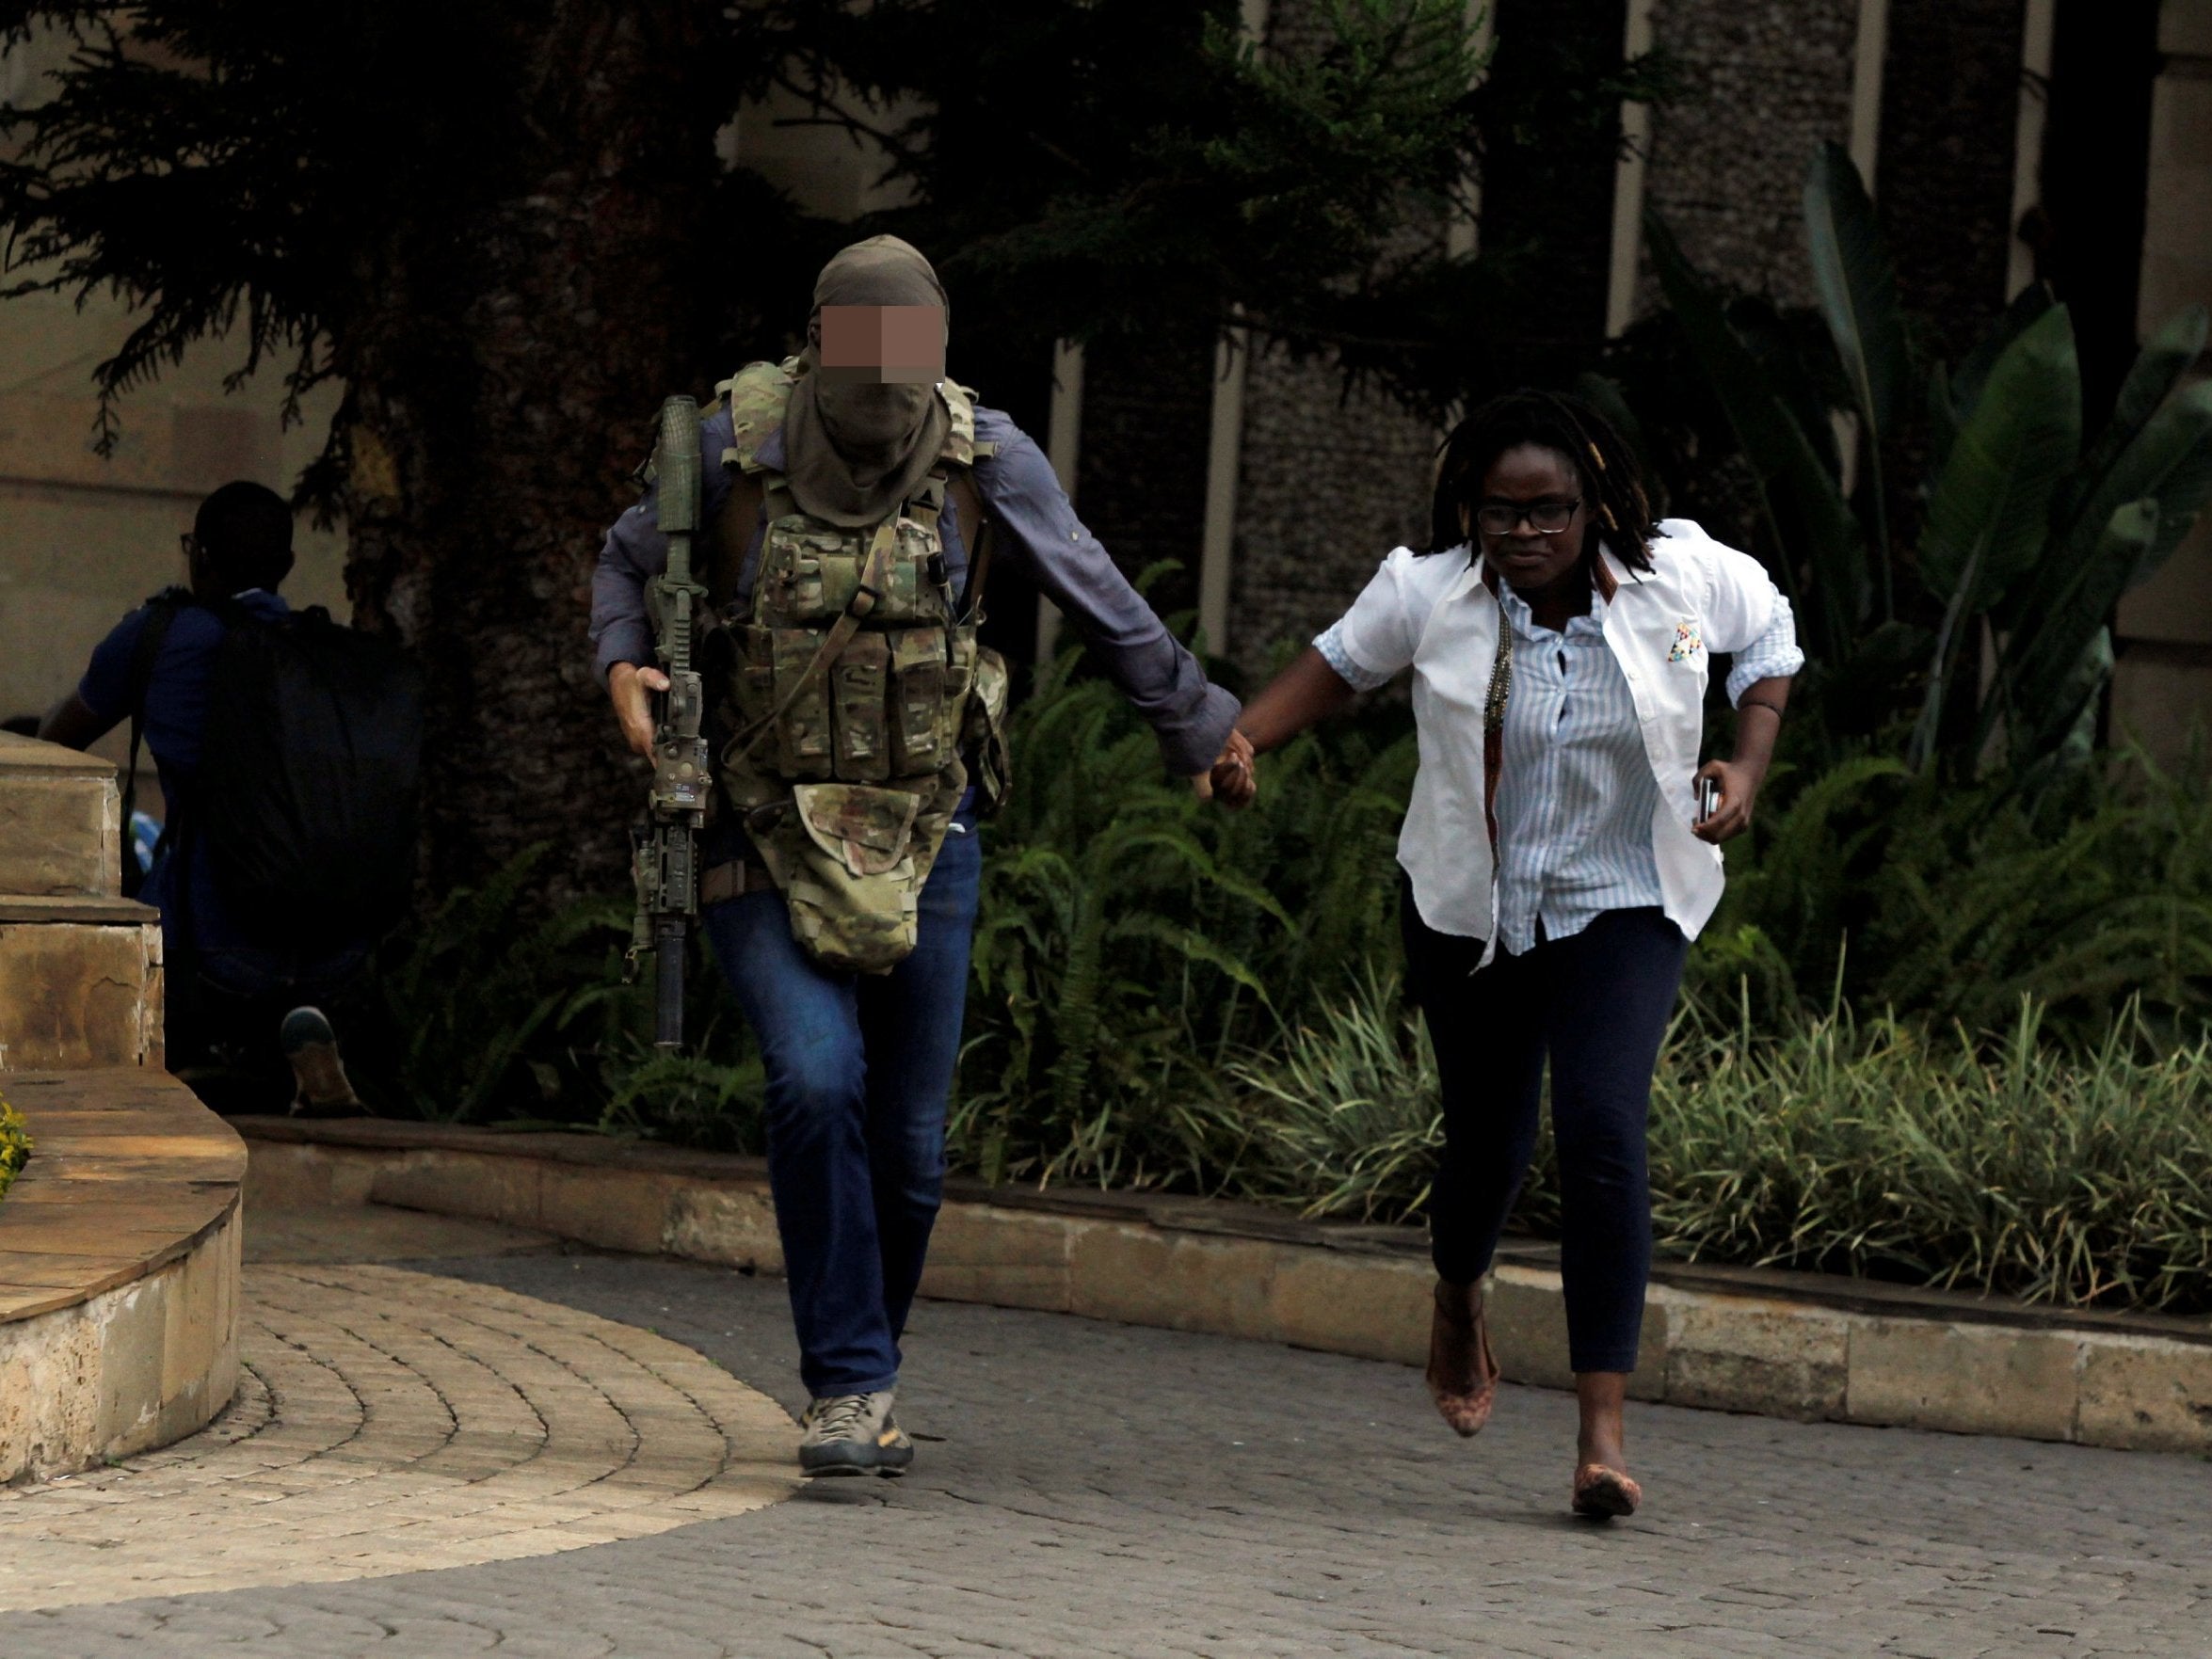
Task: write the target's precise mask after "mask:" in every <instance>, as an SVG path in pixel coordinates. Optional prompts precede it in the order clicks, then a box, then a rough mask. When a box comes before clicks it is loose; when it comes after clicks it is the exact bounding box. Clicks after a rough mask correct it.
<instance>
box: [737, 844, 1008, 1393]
mask: <svg viewBox="0 0 2212 1659" xmlns="http://www.w3.org/2000/svg"><path fill="white" fill-rule="evenodd" d="M982 875H983V848H982V846H981V844H980V843H979V842H978V840H977V837H976V834H975V819H974V816H973V814H972V813H970V812H968V811H965V810H964V811H962V812H961V813H960V814H959V816H958V817H956V818H955V819H954V823H953V829H952V831H951V833H950V834H948V835H947V836H946V837H945V844H944V850H943V851H942V852H941V853H938V861H937V866H936V868H935V869H932V870H931V871H930V874H929V881H928V882H927V884H926V885H924V886H923V887H922V903H921V928H920V937H919V940H918V942H917V943H916V945H915V947H914V950H913V953H912V954H911V955H909V956H908V957H907V958H906V961H904V962H902V963H900V964H899V965H898V966H896V967H894V968H892V969H891V971H890V973H888V974H858V975H857V974H845V973H833V972H831V971H830V970H829V969H827V968H825V967H822V966H821V965H818V964H816V963H815V962H814V961H813V960H812V959H811V958H810V957H809V956H808V955H807V953H806V952H805V951H804V950H802V949H800V948H799V945H798V942H797V941H796V940H795V939H793V937H792V932H791V918H790V916H789V914H788V913H787V912H786V910H785V909H784V903H783V897H782V895H781V894H779V893H747V894H746V895H745V896H744V897H743V898H740V899H732V900H729V901H727V902H725V903H721V904H717V905H714V906H713V908H711V909H710V910H708V911H707V912H706V916H705V923H706V929H707V937H708V939H709V941H710V942H711V943H712V944H713V948H714V954H715V957H716V959H717V960H718V961H719V962H720V963H721V965H722V972H723V974H724V975H725V977H727V978H728V979H729V983H730V984H731V986H732V987H734V988H735V990H736V993H737V1001H738V1006H739V1008H740V1009H742V1010H743V1011H744V1013H745V1019H746V1021H747V1022H748V1023H749V1024H750V1025H751V1026H752V1028H753V1034H754V1035H755V1036H756V1037H757V1038H758V1039H759V1040H760V1045H761V1059H762V1061H763V1062H764V1063H765V1066H766V1071H767V1094H768V1102H767V1105H768V1109H767V1118H768V1184H769V1187H770V1188H771V1189H772V1190H773V1191H774V1192H775V1195H776V1229H777V1233H778V1234H779V1235H781V1236H782V1239H783V1260H784V1268H785V1271H786V1272H787V1273H788V1274H789V1276H790V1284H791V1310H792V1317H793V1322H794V1323H795V1324H796V1325H797V1327H798V1337H799V1375H800V1377H801V1378H802V1379H803V1380H804V1381H805V1382H806V1385H807V1390H808V1392H809V1394H811V1395H813V1396H815V1397H816V1398H818V1399H819V1398H821V1397H822V1396H825V1395H839V1394H873V1393H874V1392H875V1391H876V1390H878V1389H884V1388H890V1387H892V1386H893V1385H894V1384H896V1383H897V1381H898V1380H899V1334H900V1332H902V1331H904V1330H905V1329H906V1313H907V1310H908V1309H909V1308H911V1307H912V1306H913V1303H914V1291H915V1287H916V1286H917V1285H919V1284H921V1282H922V1257H923V1255H924V1254H925V1253H927V1252H928V1249H929V1235H930V1229H931V1228H932V1227H933V1226H935V1225H936V1222H937V1213H938V1204H939V1202H940V1201H941V1199H942V1198H943V1195H944V1186H945V1106H946V1102H947V1100H948V1098H949V1097H950V1095H951V1093H952V1089H953V1068H954V1064H955V1063H956V1062H957V1061H958V1060H959V1057H960V1021H961V1016H962V1014H963V1013H965V1011H966V1007H967V999H968V950H969V946H970V942H971V940H972V939H973V937H974V933H975V905H976V894H977V890H978V888H979V886H980V885H981V879H982Z"/></svg>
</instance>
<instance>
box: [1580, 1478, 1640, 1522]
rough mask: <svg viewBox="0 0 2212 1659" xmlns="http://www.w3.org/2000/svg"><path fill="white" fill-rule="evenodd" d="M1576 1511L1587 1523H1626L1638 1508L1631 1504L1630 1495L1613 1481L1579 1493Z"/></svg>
mask: <svg viewBox="0 0 2212 1659" xmlns="http://www.w3.org/2000/svg"><path fill="white" fill-rule="evenodd" d="M1574 1509H1575V1513H1576V1514H1578V1515H1579V1516H1581V1517H1582V1518H1583V1519H1584V1520H1585V1521H1624V1520H1626V1519H1627V1517H1629V1516H1630V1515H1633V1514H1635V1513H1636V1506H1635V1505H1634V1504H1633V1503H1631V1502H1629V1500H1628V1494H1627V1492H1623V1491H1622V1490H1621V1489H1620V1488H1619V1487H1617V1486H1615V1485H1613V1484H1612V1483H1611V1481H1606V1482H1603V1483H1601V1484H1599V1485H1597V1486H1594V1487H1592V1488H1591V1489H1590V1490H1589V1491H1587V1492H1579V1493H1577V1494H1576V1496H1575V1500H1574Z"/></svg>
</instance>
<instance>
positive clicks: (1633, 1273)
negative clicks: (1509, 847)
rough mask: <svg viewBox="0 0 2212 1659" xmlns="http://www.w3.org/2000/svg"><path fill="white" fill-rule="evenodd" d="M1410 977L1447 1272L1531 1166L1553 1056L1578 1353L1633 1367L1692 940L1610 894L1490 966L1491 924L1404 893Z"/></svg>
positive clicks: (1566, 1286)
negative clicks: (1427, 915) (1448, 925)
mask: <svg viewBox="0 0 2212 1659" xmlns="http://www.w3.org/2000/svg"><path fill="white" fill-rule="evenodd" d="M1401 915H1402V919H1403V925H1404V932H1405V956H1406V970H1407V971H1406V981H1405V982H1406V989H1407V991H1408V992H1409V993H1410V994H1411V996H1412V997H1413V998H1414V999H1415V1000H1416V1001H1418V1002H1419V1004H1420V1005H1421V1013H1422V1016H1423V1018H1424V1019H1425V1020H1426V1022H1427V1024H1428V1028H1429V1041H1430V1044H1431V1045H1432V1046H1433V1047H1434V1048H1435V1053H1436V1077H1437V1081H1438V1083H1439V1084H1440V1085H1441V1088H1442V1093H1443V1105H1444V1156H1443V1158H1442V1160H1441V1161H1440V1163H1439V1164H1438V1166H1437V1170H1436V1179H1435V1186H1434V1187H1433V1188H1431V1190H1430V1198H1429V1236H1430V1248H1431V1252H1432V1254H1433V1255H1434V1257H1435V1264H1436V1275H1437V1277H1438V1278H1440V1279H1443V1280H1445V1281H1446V1282H1448V1283H1450V1284H1473V1283H1474V1282H1475V1281H1476V1280H1478V1279H1480V1278H1482V1276H1483V1274H1484V1273H1486V1272H1488V1271H1489V1270H1490V1258H1491V1255H1492V1254H1493V1253H1494V1252H1496V1250H1497V1248H1498V1236H1499V1233H1500V1232H1501V1231H1502V1230H1503V1229H1504V1226H1505V1219H1506V1216H1507V1213H1508V1212H1509V1211H1511V1210H1512V1208H1513V1201H1514V1198H1515V1195H1516V1194H1517V1193H1518V1192H1519V1191H1520V1186H1521V1178H1522V1177H1523V1176H1524V1175H1526V1174H1527V1173H1528V1171H1529V1160H1530V1157H1531V1156H1532V1155H1533V1153H1534V1151H1535V1147H1536V1122H1537V1113H1538V1111H1539V1110H1540V1109H1541V1108H1542V1105H1543V1084H1544V1063H1545V1060H1546V1058H1547V1056H1548V1057H1549V1059H1550V1061H1551V1127H1552V1135H1553V1139H1554V1141H1556V1143H1557V1145H1558V1149H1559V1180H1560V1201H1561V1203H1560V1208H1561V1215H1560V1247H1559V1257H1560V1260H1559V1271H1560V1280H1561V1285H1562V1289H1563V1294H1564V1297H1565V1300H1566V1304H1567V1351H1568V1357H1569V1363H1570V1364H1572V1365H1573V1367H1574V1369H1575V1370H1576V1371H1578V1372H1581V1371H1633V1370H1635V1369H1636V1349H1637V1339H1638V1337H1639V1336H1640V1335H1641V1333H1642V1330H1643V1290H1644V1283H1645V1281H1646V1280H1647V1279H1648V1278H1649V1277H1650V1273H1651V1186H1650V1181H1649V1177H1648V1174H1647V1172H1646V1168H1647V1163H1648V1159H1647V1156H1646V1148H1645V1142H1644V1125H1645V1119H1646V1116H1647V1113H1648V1111H1649V1109H1650V1105H1651V1075H1652V1070H1653V1068H1654V1067H1655V1066H1656V1065H1657V1064H1658V1061H1659V1045H1660V1043H1661V1042H1662V1041H1663V1040H1664V1038H1665V1036H1666V1031H1667V1021H1668V1019H1669V1018H1670V1016H1671V1015H1672V1014H1673V1013H1674V1009H1675V993H1676V992H1677V991H1678V990H1679V989H1680V988H1681V983H1682V965H1683V962H1684V960H1685V958H1687V957H1688V955H1689V953H1690V947H1689V945H1688V943H1687V942H1686V941H1685V940H1684V939H1683V937H1682V933H1681V930H1680V929H1679V928H1677V927H1675V924H1674V923H1673V922H1671V921H1669V920H1668V919H1667V917H1666V915H1665V913H1664V912H1662V911H1660V910H1659V909H1658V908H1656V907H1653V908H1650V909H1637V910H1609V911H1606V912H1605V913H1604V914H1603V915H1601V916H1599V917H1597V918H1596V919H1595V920H1594V921H1593V922H1591V924H1590V925H1589V926H1588V927H1587V928H1585V929H1583V930H1582V932H1580V933H1576V934H1573V935H1572V936H1570V937H1568V938H1564V939H1547V938H1546V937H1545V936H1544V933H1543V930H1542V928H1541V927H1539V928H1538V930H1537V933H1536V944H1535V948H1534V949H1531V950H1529V951H1527V952H1526V953H1525V954H1522V955H1519V956H1515V955H1514V954H1513V953H1512V952H1511V951H1505V950H1501V951H1499V954H1498V958H1497V960H1496V961H1494V962H1493V963H1492V964H1491V965H1489V966H1488V967H1486V968H1484V969H1483V970H1482V971H1481V972H1480V973H1476V972H1473V971H1472V970H1473V968H1474V965H1475V964H1476V962H1478V961H1479V960H1481V957H1482V953H1483V942H1482V941H1481V940H1480V939H1460V938H1453V937H1451V936H1450V935H1447V934H1444V933H1436V932H1435V931H1434V930H1432V929H1431V928H1429V927H1428V926H1427V924H1425V923H1424V922H1423V921H1422V920H1421V918H1420V915H1419V912H1418V911H1416V910H1415V909H1414V906H1413V901H1412V898H1411V895H1410V894H1409V895H1407V897H1406V899H1405V900H1404V901H1403V907H1402V911H1401Z"/></svg>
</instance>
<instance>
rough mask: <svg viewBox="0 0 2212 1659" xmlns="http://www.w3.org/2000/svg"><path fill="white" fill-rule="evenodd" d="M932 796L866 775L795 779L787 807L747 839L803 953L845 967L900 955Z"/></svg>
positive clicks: (926, 860)
mask: <svg viewBox="0 0 2212 1659" xmlns="http://www.w3.org/2000/svg"><path fill="white" fill-rule="evenodd" d="M933 806H935V803H934V802H933V801H931V800H930V799H929V797H927V796H925V795H919V794H916V793H915V792H914V791H913V790H902V789H877V788H874V786H872V785H868V784H799V785H797V786H795V787H794V788H793V790H792V793H791V808H790V810H789V811H786V812H784V813H782V814H781V815H780V816H779V817H778V819H777V822H776V823H775V824H774V825H773V827H770V828H768V829H766V830H765V831H764V832H762V833H760V834H757V835H756V837H755V838H754V844H755V845H756V846H757V847H758V848H759V849H760V852H761V859H762V861H763V862H765V863H766V865H767V866H768V873H769V875H770V876H771V877H773V878H774V880H775V882H776V885H777V889H778V890H779V891H780V892H781V893H782V894H783V899H784V903H785V904H786V905H787V906H788V907H789V909H790V911H791V931H792V934H793V937H794V938H796V939H797V940H798V942H799V945H800V947H801V948H802V949H805V950H806V952H807V954H808V955H809V956H811V957H812V958H813V959H814V960H815V961H817V962H819V963H820V964H822V965H823V966H825V967H827V968H835V969H839V970H841V971H843V972H848V973H883V972H885V971H887V970H889V969H890V968H892V967H894V966H896V965H898V964H899V963H900V962H902V961H904V960H905V959H906V955H907V953H908V952H909V951H911V950H912V949H914V943H915V939H916V936H917V932H918V929H919V925H920V919H921V902H922V883H923V882H925V881H927V880H928V878H929V869H930V867H931V865H933V864H934V863H935V862H936V858H935V853H936V850H937V847H938V841H939V839H940V838H941V837H942V835H943V826H942V824H940V823H932V822H927V820H930V819H934V818H936V817H937V816H938V815H937V814H936V813H935V812H933V811H931V810H930V809H931V808H932V807H933ZM932 830H934V831H935V832H936V833H935V834H934V835H932V834H931V833H930V832H931V831H932Z"/></svg>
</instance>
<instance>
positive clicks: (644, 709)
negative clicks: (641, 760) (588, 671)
mask: <svg viewBox="0 0 2212 1659" xmlns="http://www.w3.org/2000/svg"><path fill="white" fill-rule="evenodd" d="M667 689H668V677H667V676H666V675H665V674H663V673H662V672H661V671H660V670H659V669H658V668H640V667H639V666H638V665H637V664H636V663H634V662H617V663H616V664H615V665H614V667H613V668H611V669H609V670H608V671H607V700H608V701H609V702H611V703H613V704H614V705H615V718H616V719H617V720H618V721H619V722H621V725H622V736H623V738H624V739H625V740H626V741H627V742H629V744H630V746H631V747H632V748H633V749H634V750H636V751H637V753H638V754H640V755H643V756H644V757H645V758H647V759H648V760H650V759H651V758H653V694H654V693H655V692H665V691H666V690H667Z"/></svg>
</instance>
